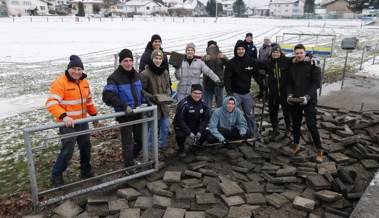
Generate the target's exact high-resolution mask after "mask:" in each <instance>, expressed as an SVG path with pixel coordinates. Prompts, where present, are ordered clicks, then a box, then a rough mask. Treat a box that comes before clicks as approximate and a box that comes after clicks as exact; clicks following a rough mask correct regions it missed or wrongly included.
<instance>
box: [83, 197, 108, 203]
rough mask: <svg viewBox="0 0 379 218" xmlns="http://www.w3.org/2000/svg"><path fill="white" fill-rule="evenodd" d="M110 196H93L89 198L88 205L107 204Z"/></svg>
mask: <svg viewBox="0 0 379 218" xmlns="http://www.w3.org/2000/svg"><path fill="white" fill-rule="evenodd" d="M108 200H109V198H108V196H91V197H88V198H87V204H93V205H94V204H107V203H108Z"/></svg>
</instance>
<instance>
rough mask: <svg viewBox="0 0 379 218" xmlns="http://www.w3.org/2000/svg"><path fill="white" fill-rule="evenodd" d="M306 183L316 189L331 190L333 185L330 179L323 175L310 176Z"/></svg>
mask: <svg viewBox="0 0 379 218" xmlns="http://www.w3.org/2000/svg"><path fill="white" fill-rule="evenodd" d="M306 183H307V184H308V185H309V186H310V187H312V188H313V189H314V190H316V191H318V190H325V189H327V190H329V189H330V187H331V185H330V183H329V182H328V180H326V179H325V177H324V176H322V175H315V176H308V177H307V178H306Z"/></svg>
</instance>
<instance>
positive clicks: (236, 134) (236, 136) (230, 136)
mask: <svg viewBox="0 0 379 218" xmlns="http://www.w3.org/2000/svg"><path fill="white" fill-rule="evenodd" d="M219 132H220V133H221V135H223V136H224V138H225V139H227V140H229V141H235V140H240V139H241V135H240V131H239V130H238V129H237V128H234V129H232V130H230V131H229V130H221V131H220V130H219ZM207 142H208V143H209V144H213V143H217V142H219V141H218V139H217V138H216V137H214V136H213V135H212V134H209V135H208V137H207Z"/></svg>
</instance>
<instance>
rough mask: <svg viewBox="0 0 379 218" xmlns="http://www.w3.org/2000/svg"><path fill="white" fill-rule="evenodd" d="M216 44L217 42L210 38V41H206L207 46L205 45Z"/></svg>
mask: <svg viewBox="0 0 379 218" xmlns="http://www.w3.org/2000/svg"><path fill="white" fill-rule="evenodd" d="M212 44H213V45H217V42H216V41H213V40H210V41H208V46H207V47H209V46H210V45H212Z"/></svg>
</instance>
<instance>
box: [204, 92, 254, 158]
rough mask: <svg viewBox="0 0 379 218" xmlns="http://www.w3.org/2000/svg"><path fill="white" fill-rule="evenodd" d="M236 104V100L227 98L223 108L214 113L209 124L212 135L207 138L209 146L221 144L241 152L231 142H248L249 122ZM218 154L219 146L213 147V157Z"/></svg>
mask: <svg viewBox="0 0 379 218" xmlns="http://www.w3.org/2000/svg"><path fill="white" fill-rule="evenodd" d="M235 104H236V98H235V97H233V96H227V97H226V98H224V101H223V103H222V107H220V108H217V109H216V110H215V111H214V112H213V115H212V117H211V120H210V122H209V131H210V133H211V134H209V135H208V137H207V142H208V143H209V144H214V143H217V142H221V143H222V144H223V145H226V146H227V147H228V148H229V149H233V150H235V151H239V149H238V148H237V146H236V145H235V144H230V143H229V142H230V141H234V140H239V139H242V140H245V141H247V138H248V136H247V135H246V131H247V122H246V120H245V117H244V116H243V114H242V112H241V110H240V109H239V108H236V107H235ZM217 152H218V145H212V150H211V153H212V155H216V154H217Z"/></svg>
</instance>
